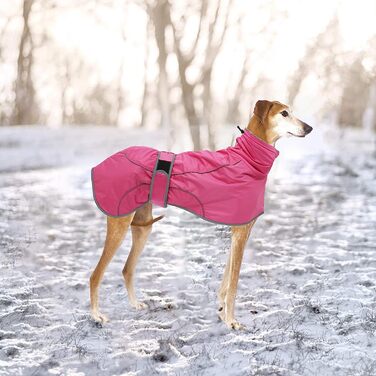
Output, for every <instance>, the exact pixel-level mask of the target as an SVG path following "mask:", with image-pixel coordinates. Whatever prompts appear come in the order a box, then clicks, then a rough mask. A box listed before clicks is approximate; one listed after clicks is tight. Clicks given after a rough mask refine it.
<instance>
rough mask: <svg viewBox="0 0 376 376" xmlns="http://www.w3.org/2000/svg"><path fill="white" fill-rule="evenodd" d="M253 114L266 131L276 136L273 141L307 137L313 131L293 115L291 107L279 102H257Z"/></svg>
mask: <svg viewBox="0 0 376 376" xmlns="http://www.w3.org/2000/svg"><path fill="white" fill-rule="evenodd" d="M253 113H254V115H255V117H256V118H257V120H258V121H259V122H260V125H261V126H262V127H264V131H265V132H266V133H269V134H272V136H274V137H272V138H273V139H278V138H280V137H284V136H287V137H289V136H296V137H305V136H306V135H307V134H308V133H310V132H311V131H312V127H311V126H309V125H308V124H306V123H305V122H304V121H301V120H299V119H298V118H296V117H295V116H294V115H293V114H292V110H291V109H290V107H289V106H287V105H285V104H283V103H280V102H277V101H267V100H260V101H257V103H256V105H255V108H254V110H253Z"/></svg>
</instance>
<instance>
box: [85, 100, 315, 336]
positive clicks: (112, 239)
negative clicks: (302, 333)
mask: <svg viewBox="0 0 376 376" xmlns="http://www.w3.org/2000/svg"><path fill="white" fill-rule="evenodd" d="M246 131H247V132H250V134H252V137H253V138H254V139H255V140H256V141H257V142H258V143H259V144H264V147H266V148H269V149H274V145H275V143H276V141H277V140H278V139H279V138H281V137H283V136H296V137H304V136H306V135H307V134H308V133H310V132H311V131H312V127H310V126H309V125H308V124H306V123H304V122H303V121H301V120H299V119H297V118H296V117H295V116H294V115H293V114H292V111H291V110H290V108H289V106H287V105H285V104H282V103H280V102H277V101H268V100H259V101H257V103H256V105H255V108H254V111H253V114H252V116H251V118H250V121H249V123H248V126H247V129H246ZM260 140H261V141H260ZM270 145H271V146H270ZM261 146H262V145H261ZM226 150H227V149H226ZM274 152H275V153H276V155H278V151H276V150H274ZM171 154H172V153H171ZM158 155H159V154H158ZM261 162H262V161H261ZM270 167H271V165H270ZM154 174H155V170H154V173H153V178H154ZM128 178H129V176H128ZM265 182H266V178H265ZM93 184H94V183H93ZM151 185H153V184H152V183H151ZM243 185H244V184H243ZM166 192H167V188H166V190H165V196H166V195H167V193H166ZM104 196H106V195H104ZM145 197H147V196H145ZM235 200H236V197H235ZM166 201H167V199H166ZM249 205H251V204H249ZM262 205H263V195H262ZM176 206H177V205H176ZM238 206H239V207H240V206H244V199H242V200H241V205H238ZM262 208H263V206H262ZM259 214H261V212H260V213H259ZM239 215H240V213H239ZM234 216H235V217H236V212H235V213H233V214H232V218H233V217H234ZM161 218H162V216H159V217H157V218H153V216H152V202H150V199H148V200H146V199H145V202H144V203H143V204H142V205H141V206H139V207H137V208H136V209H135V210H134V211H133V212H131V213H127V214H125V215H123V216H112V215H108V216H107V235H106V240H105V244H104V249H103V253H102V256H101V257H100V260H99V262H98V264H97V266H96V268H95V270H94V271H93V273H92V275H91V277H90V302H91V315H92V317H93V319H94V320H95V321H97V322H100V323H104V322H106V321H108V319H107V317H106V316H105V315H104V314H102V313H101V312H100V310H99V303H98V289H99V285H100V283H101V281H102V278H103V275H104V272H105V269H106V267H107V266H108V264H109V263H110V261H111V259H112V258H113V256H114V254H115V252H116V251H117V249H118V248H119V247H120V245H121V243H122V241H123V239H124V237H125V234H126V232H127V230H128V229H129V227H131V231H132V247H131V250H130V253H129V255H128V258H127V261H126V263H125V266H124V269H123V276H124V280H125V286H126V289H127V292H128V297H129V302H130V304H131V305H132V306H133V307H134V308H136V309H144V308H147V305H146V304H145V303H142V302H139V301H138V300H137V298H136V294H135V291H134V286H133V277H134V271H135V268H136V264H137V260H138V259H139V257H140V254H141V252H142V250H143V248H144V246H145V244H146V241H147V239H148V236H149V234H150V232H151V230H152V225H153V223H155V222H156V221H158V220H160V219H161ZM250 219H251V220H250V221H249V222H248V223H245V224H240V225H232V226H231V249H230V254H229V257H228V260H227V264H226V267H225V270H224V274H223V279H222V283H221V285H220V287H219V290H218V300H219V311H218V314H219V317H220V319H221V320H223V321H224V322H225V324H226V325H227V326H228V327H229V328H232V329H235V330H238V329H242V328H243V325H241V324H240V323H239V322H238V321H237V320H236V319H235V316H234V311H235V297H236V292H237V286H238V280H239V272H240V267H241V263H242V259H243V253H244V248H245V245H246V242H247V240H248V238H249V235H250V233H251V230H252V227H253V226H254V224H255V222H256V217H255V216H253V217H252V218H250ZM218 222H221V221H220V220H219V221H218ZM223 222H224V223H225V221H223ZM231 223H241V222H237V221H233V222H231Z"/></svg>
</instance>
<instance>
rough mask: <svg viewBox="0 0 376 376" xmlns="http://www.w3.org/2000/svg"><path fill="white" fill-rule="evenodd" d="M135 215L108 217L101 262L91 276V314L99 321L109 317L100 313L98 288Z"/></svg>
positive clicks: (104, 320)
mask: <svg viewBox="0 0 376 376" xmlns="http://www.w3.org/2000/svg"><path fill="white" fill-rule="evenodd" d="M133 217H134V213H132V214H130V215H128V216H126V217H121V218H113V217H107V235H106V241H105V244H104V248H103V253H102V256H101V258H100V259H99V262H98V264H97V266H96V268H95V270H94V272H93V273H92V275H91V277H90V304H91V315H92V317H93V319H94V320H95V321H97V322H102V323H103V322H106V321H108V319H107V317H106V316H105V315H103V314H102V313H100V311H99V304H98V289H99V285H100V283H101V281H102V278H103V275H104V272H105V270H106V268H107V266H108V264H109V263H110V261H111V260H112V258H113V256H114V254H115V253H116V251H117V250H118V248H119V247H120V245H121V243H122V241H123V239H124V237H125V234H126V233H127V230H128V228H129V225H130V224H131V222H132V220H133Z"/></svg>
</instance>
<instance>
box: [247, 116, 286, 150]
mask: <svg viewBox="0 0 376 376" xmlns="http://www.w3.org/2000/svg"><path fill="white" fill-rule="evenodd" d="M247 129H248V130H249V131H250V132H251V133H253V134H254V135H255V136H256V137H258V138H260V139H261V140H263V141H265V142H266V143H267V144H270V145H273V146H274V145H275V143H276V141H277V140H278V139H279V135H276V134H275V133H274V132H273V131H272V130H270V129H265V127H264V125H263V124H262V122H261V119H260V118H259V117H257V116H256V115H252V117H251V119H250V121H249V123H248V126H247Z"/></svg>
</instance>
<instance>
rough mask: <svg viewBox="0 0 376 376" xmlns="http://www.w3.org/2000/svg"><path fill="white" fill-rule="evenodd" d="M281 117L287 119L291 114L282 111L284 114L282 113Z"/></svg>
mask: <svg viewBox="0 0 376 376" xmlns="http://www.w3.org/2000/svg"><path fill="white" fill-rule="evenodd" d="M281 115H282V116H283V117H287V116H289V113H288V112H287V111H282V112H281Z"/></svg>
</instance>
